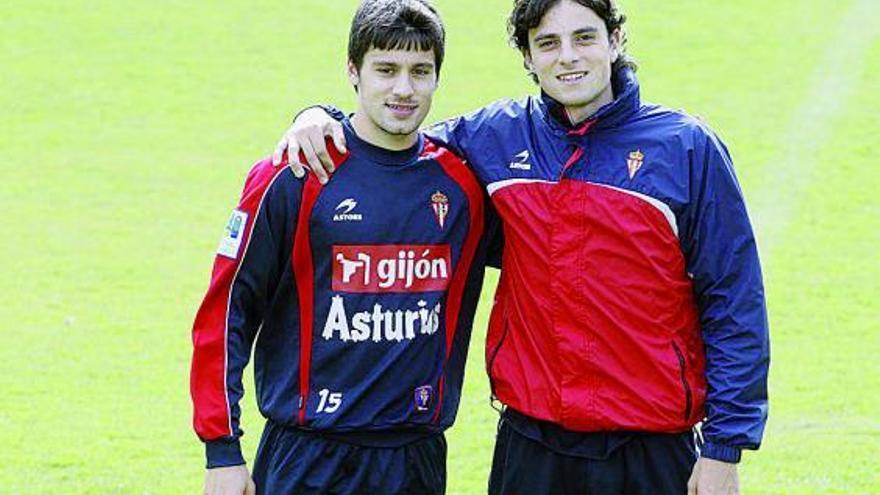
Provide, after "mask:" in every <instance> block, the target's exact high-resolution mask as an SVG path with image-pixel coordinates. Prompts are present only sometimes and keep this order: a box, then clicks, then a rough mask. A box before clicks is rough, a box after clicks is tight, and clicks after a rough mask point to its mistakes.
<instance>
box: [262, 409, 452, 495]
mask: <svg viewBox="0 0 880 495" xmlns="http://www.w3.org/2000/svg"><path fill="white" fill-rule="evenodd" d="M252 476H253V479H254V483H255V484H256V485H257V494H258V495H294V494H296V495H300V494H304V495H305V494H309V495H311V494H315V495H317V494H322V495H323V494H327V495H330V494H333V495H336V494H339V495H348V494H365V495H366V494H383V495H440V494H443V493H444V492H445V491H446V439H445V438H444V436H443V434H437V435H432V436H429V437H427V438H423V439H420V440H416V441H414V442H412V443H408V444H406V445H403V446H400V447H375V446H364V445H356V444H352V443H346V442H344V441H338V440H336V439H328V438H326V437H323V436H321V435H320V434H317V433H314V432H308V431H303V430H297V429H294V428H286V427H284V426H281V425H278V424H276V423H273V422H271V421H269V422H267V423H266V427H265V429H264V430H263V437H262V438H261V440H260V447H259V450H258V451H257V456H256V461H255V462H254V469H253V473H252Z"/></svg>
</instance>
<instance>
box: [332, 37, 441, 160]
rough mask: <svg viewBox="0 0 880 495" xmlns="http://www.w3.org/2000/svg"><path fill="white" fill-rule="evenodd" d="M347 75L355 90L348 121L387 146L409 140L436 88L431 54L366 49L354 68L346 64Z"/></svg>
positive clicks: (360, 133)
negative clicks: (358, 66) (355, 106)
mask: <svg viewBox="0 0 880 495" xmlns="http://www.w3.org/2000/svg"><path fill="white" fill-rule="evenodd" d="M348 77H349V80H350V81H351V83H352V84H353V85H354V86H355V87H356V88H357V100H358V103H357V111H356V112H355V115H354V116H353V117H352V119H351V122H352V126H353V127H354V129H355V131H357V133H358V136H360V137H361V138H362V139H364V140H366V141H368V142H370V143H372V144H375V145H377V146H381V147H383V148H388V149H405V148H408V147H410V146H412V145H413V144H415V142H416V139H417V138H418V136H417V135H416V133H417V131H418V129H419V126H420V125H421V124H422V121H423V120H425V117H426V116H427V115H428V111H429V110H430V109H431V99H432V98H433V96H434V91H436V90H437V72H436V68H435V54H434V52H433V51H431V50H424V51H422V50H379V49H371V50H369V51H367V53H366V54H365V55H364V58H363V62H362V63H361V68H360V70H358V68H357V67H356V66H355V65H354V64H353V63H349V65H348Z"/></svg>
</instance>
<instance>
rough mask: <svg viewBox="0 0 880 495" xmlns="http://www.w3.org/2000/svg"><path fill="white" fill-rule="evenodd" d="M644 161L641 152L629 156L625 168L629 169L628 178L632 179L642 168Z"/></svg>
mask: <svg viewBox="0 0 880 495" xmlns="http://www.w3.org/2000/svg"><path fill="white" fill-rule="evenodd" d="M644 161H645V154H644V153H642V151H641V150H636V151H633V152H632V153H630V154H629V158H628V159H627V160H626V168H627V169H629V178H630V179H632V178H633V177H634V176H635V175H636V172H638V171H639V169H640V168H642V163H644Z"/></svg>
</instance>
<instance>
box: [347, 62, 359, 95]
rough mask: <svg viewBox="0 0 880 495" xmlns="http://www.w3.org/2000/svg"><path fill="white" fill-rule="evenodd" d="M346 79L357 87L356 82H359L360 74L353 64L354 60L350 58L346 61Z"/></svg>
mask: <svg viewBox="0 0 880 495" xmlns="http://www.w3.org/2000/svg"><path fill="white" fill-rule="evenodd" d="M348 80H349V81H350V82H351V85H352V86H354V87H355V88H357V86H358V84H360V82H361V76H360V74H359V73H358V69H357V66H356V65H354V62H352V61H351V60H349V61H348Z"/></svg>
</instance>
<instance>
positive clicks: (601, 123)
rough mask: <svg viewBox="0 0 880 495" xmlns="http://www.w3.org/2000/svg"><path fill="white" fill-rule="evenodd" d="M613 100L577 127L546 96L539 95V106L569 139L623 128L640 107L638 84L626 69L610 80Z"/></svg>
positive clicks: (553, 125)
mask: <svg viewBox="0 0 880 495" xmlns="http://www.w3.org/2000/svg"><path fill="white" fill-rule="evenodd" d="M611 88H612V91H613V92H614V100H613V101H611V102H610V103H608V104H606V105H603V106H602V107H601V108H599V110H597V111H596V113H594V114H593V115H591V116H590V117H589V118H587V119H586V120H585V121H583V122H580V123H579V124H576V125H573V124H572V123H571V121H570V120H569V119H568V114H567V113H566V112H565V107H564V106H563V105H562V104H561V103H559V102H558V101H556V100H554V99H553V98H551V97H550V96H549V95H547V94H546V93H544V92H543V91H542V92H541V98H540V105H541V106H543V107H544V110H545V111H544V114H545V115H546V116H547V121H548V122H549V124H550V125H551V126H552V127H554V128H556V129H559V130H561V131H564V132H566V133H567V134H569V135H583V134H586V132H587V131H588V130H590V129H605V128H610V127H616V126H618V125H621V124H623V123H624V122H626V121H627V120H629V119H630V117H632V115H633V114H635V113H636V112H637V111H638V109H639V107H640V106H641V97H640V96H639V81H638V79H636V75H635V71H633V70H632V69H631V68H629V67H622V68H620V69H618V70H617V71H616V72H615V73H614V75H612V77H611Z"/></svg>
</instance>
